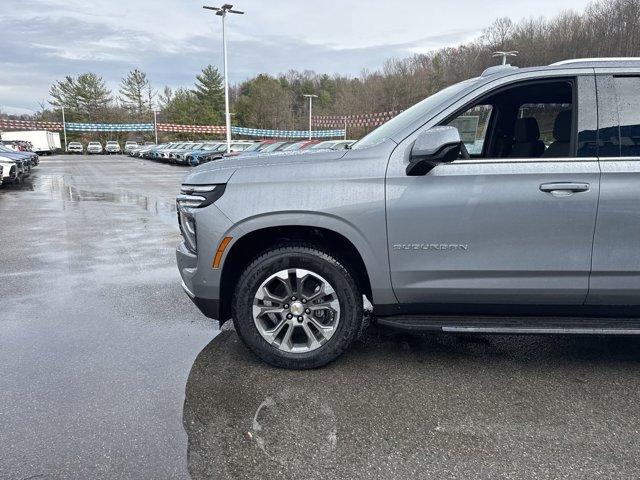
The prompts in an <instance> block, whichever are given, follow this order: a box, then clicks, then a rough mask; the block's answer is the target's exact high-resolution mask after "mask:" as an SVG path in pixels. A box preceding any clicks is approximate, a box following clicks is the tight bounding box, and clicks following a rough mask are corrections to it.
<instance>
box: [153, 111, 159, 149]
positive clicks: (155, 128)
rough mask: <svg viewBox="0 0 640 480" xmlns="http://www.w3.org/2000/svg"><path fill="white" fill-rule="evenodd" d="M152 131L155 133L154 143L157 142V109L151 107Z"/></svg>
mask: <svg viewBox="0 0 640 480" xmlns="http://www.w3.org/2000/svg"><path fill="white" fill-rule="evenodd" d="M153 131H154V132H155V134H156V145H157V144H158V111H157V110H156V109H155V108H154V109H153Z"/></svg>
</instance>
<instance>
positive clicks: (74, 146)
mask: <svg viewBox="0 0 640 480" xmlns="http://www.w3.org/2000/svg"><path fill="white" fill-rule="evenodd" d="M147 145H155V144H154V143H151V142H147V143H145V144H144V146H147ZM136 148H140V145H138V142H134V141H133V140H127V141H126V142H125V143H124V149H122V148H121V147H120V142H118V141H116V140H109V141H107V142H106V143H105V144H104V147H103V146H102V144H101V143H100V142H89V143H88V144H87V148H86V152H87V154H88V155H92V154H101V153H106V154H109V155H110V154H117V153H122V152H124V153H130V152H131V151H132V150H133V149H136ZM67 153H78V154H83V153H85V147H84V145H82V143H80V142H69V145H67Z"/></svg>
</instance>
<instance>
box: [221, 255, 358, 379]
mask: <svg viewBox="0 0 640 480" xmlns="http://www.w3.org/2000/svg"><path fill="white" fill-rule="evenodd" d="M283 272H285V273H283ZM293 272H295V273H293ZM286 274H288V275H289V278H290V279H291V278H292V277H291V275H292V274H293V276H294V277H297V276H300V277H299V280H297V281H296V284H297V285H299V287H298V288H293V287H292V286H291V285H289V287H287V286H286V281H285V280H282V279H281V278H274V276H275V275H286ZM270 281H271V282H274V283H273V284H268V283H267V285H266V286H265V282H270ZM279 282H282V287H279V286H278V285H279ZM319 284H322V285H323V287H320V286H319ZM274 285H275V286H274ZM314 286H315V290H314V289H313V288H314ZM267 287H268V290H269V291H270V292H271V291H275V290H276V289H280V292H279V293H280V295H278V296H280V297H282V298H283V299H284V298H285V296H286V295H285V293H284V292H288V294H289V295H290V294H291V293H292V292H293V294H294V296H292V297H291V298H289V297H288V296H286V299H287V300H286V301H288V302H290V305H289V304H288V303H276V304H273V303H271V304H270V305H277V307H278V308H277V309H276V310H279V312H278V313H275V314H271V313H269V314H263V315H260V314H259V315H258V316H256V317H254V311H259V310H260V308H261V307H260V306H255V305H254V304H256V302H257V304H260V305H261V306H262V307H263V308H270V307H269V306H267V307H264V304H263V303H261V302H264V300H261V299H259V298H258V296H260V295H264V293H262V292H266V291H267ZM282 289H284V290H282ZM287 289H288V290H287ZM305 289H306V291H305ZM309 289H311V290H309ZM297 292H299V293H297ZM319 292H322V293H319ZM324 292H331V293H329V294H328V295H325V294H324ZM295 295H298V297H295ZM272 296H273V295H272ZM314 296H315V297H317V298H316V299H314ZM307 298H308V299H309V300H308V301H309V303H307V304H306V305H302V303H301V302H302V301H305V302H306V301H307V300H306V299H307ZM293 300H296V301H293ZM267 303H269V302H267ZM329 304H330V305H331V306H332V307H329V308H326V309H325V308H324V305H329ZM300 306H302V307H303V308H305V307H311V309H315V310H312V311H311V312H310V309H309V308H307V309H306V310H305V311H304V312H302V313H301V312H299V311H298V308H299V307H300ZM283 307H290V308H289V309H286V308H283ZM294 309H295V310H294ZM320 310H322V311H320ZM280 311H281V312H282V313H280ZM292 312H293V313H292ZM308 313H310V314H309V315H307V314H308ZM232 315H233V322H234V325H235V328H236V331H237V332H238V335H239V336H240V338H241V339H242V341H243V342H244V343H245V344H246V345H247V346H248V347H249V349H250V350H252V351H253V352H254V353H255V354H256V355H257V356H258V357H260V358H261V359H262V360H264V361H265V362H267V363H269V364H271V365H273V366H276V367H281V368H288V369H294V370H304V369H311V368H318V367H321V366H323V365H326V364H328V363H330V362H332V361H333V360H335V359H336V358H337V357H339V356H340V355H342V354H343V353H344V352H345V351H346V350H348V349H349V347H351V345H352V344H353V342H354V341H355V340H356V338H357V337H358V335H359V333H360V330H361V328H362V322H363V306H362V293H361V291H360V288H359V287H358V284H357V282H356V281H355V280H354V277H353V276H352V275H351V274H350V273H349V271H348V270H347V269H346V268H345V267H344V266H343V265H342V264H341V263H340V262H339V261H338V260H337V259H336V258H334V257H332V256H331V255H329V254H328V253H326V252H323V251H321V250H319V249H317V248H316V247H313V246H310V245H306V244H288V245H279V246H276V247H274V248H271V249H269V250H267V251H266V252H264V253H263V254H262V255H260V256H258V257H257V258H255V259H254V260H253V261H252V262H251V263H250V264H249V265H248V266H247V267H246V269H245V270H244V271H243V273H242V275H241V276H240V279H239V280H238V283H237V285H236V288H235V291H234V295H233V303H232ZM286 315H294V317H293V319H287V317H286ZM295 315H300V316H295ZM317 315H321V318H319V317H317ZM283 322H288V323H287V325H286V326H283V327H282V329H281V330H280V331H279V332H281V331H282V330H284V333H278V336H280V337H281V338H277V336H276V335H273V334H271V333H269V332H275V331H278V326H279V325H281V324H282V323H283ZM266 323H268V324H269V325H268V326H269V327H273V328H266V327H265V324H266ZM318 327H321V328H318ZM260 328H262V331H263V332H265V331H266V332H267V333H266V335H268V336H271V335H273V336H274V337H276V338H274V339H273V341H271V342H269V341H267V339H266V338H265V336H263V333H261V330H260ZM289 329H291V330H292V332H293V333H290V334H289ZM321 331H322V332H325V333H324V334H322V333H321ZM327 332H329V333H327ZM309 333H311V334H313V338H312V337H311V336H310V335H309ZM286 334H289V335H290V341H286V340H285V336H286ZM329 335H330V336H329ZM327 337H329V338H327ZM305 338H306V340H305ZM314 338H315V340H314ZM300 339H302V340H303V341H302V343H299V344H297V343H295V341H297V340H300ZM279 343H280V344H279ZM283 344H285V346H284V347H283V346H282V345H283ZM294 349H295V351H292V350H294Z"/></svg>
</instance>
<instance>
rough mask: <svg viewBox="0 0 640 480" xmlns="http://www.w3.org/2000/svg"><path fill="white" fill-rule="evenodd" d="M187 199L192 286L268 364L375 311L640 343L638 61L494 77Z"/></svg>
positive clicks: (184, 246)
mask: <svg viewBox="0 0 640 480" xmlns="http://www.w3.org/2000/svg"><path fill="white" fill-rule="evenodd" d="M177 201H178V209H179V220H180V227H181V230H182V235H183V237H184V241H183V242H182V243H181V244H180V245H179V246H178V249H177V259H178V267H179V269H180V274H181V276H182V279H183V287H184V289H185V290H186V292H187V294H188V295H189V296H190V297H191V298H192V300H193V301H194V302H195V303H196V305H197V306H198V307H199V308H200V309H201V310H202V312H204V313H205V314H206V315H207V316H209V317H211V318H216V319H219V320H220V321H222V322H223V321H225V320H226V319H228V318H233V321H234V324H235V327H236V330H237V332H238V334H239V336H240V337H241V339H242V340H243V341H244V342H245V343H246V344H247V345H248V346H249V347H250V348H251V349H252V350H253V351H254V352H255V353H256V354H257V355H258V356H259V357H261V358H262V359H264V360H265V361H267V362H269V363H271V364H273V365H277V366H281V367H288V368H312V367H317V366H320V365H323V364H325V363H327V362H329V361H331V360H333V359H335V358H336V357H337V356H338V355H340V354H341V353H343V352H344V351H345V350H347V349H348V348H349V346H350V345H351V344H352V343H353V342H354V340H355V339H356V338H357V337H358V334H359V332H360V331H361V329H362V328H363V324H364V319H365V318H366V317H365V314H364V313H365V312H364V305H366V304H368V303H369V302H370V303H371V304H372V306H373V312H372V313H373V316H374V318H376V319H377V322H378V323H380V324H384V325H387V326H392V327H396V328H400V329H405V330H411V331H426V330H429V331H444V332H464V333H469V332H472V333H535V334H538V333H556V334H558V333H562V334H640V322H639V321H637V320H634V319H633V317H634V316H637V315H638V308H637V307H638V306H640V207H639V206H640V60H634V59H600V60H572V61H566V62H561V63H558V64H554V65H550V66H545V67H536V68H526V69H517V68H515V67H510V66H504V67H502V66H501V67H494V68H491V69H489V70H487V71H486V72H484V73H483V74H482V75H481V76H480V77H478V78H473V79H471V80H467V81H465V82H462V83H459V84H456V85H453V86H451V87H448V88H446V89H444V90H442V91H440V92H438V93H436V94H435V95H432V96H430V97H428V98H426V99H425V100H423V101H422V102H420V103H418V104H417V105H415V106H413V107H412V108H410V109H408V110H406V111H405V112H403V113H401V114H400V115H398V116H397V117H395V118H394V119H392V120H391V121H389V122H388V123H386V124H385V125H383V126H381V127H380V128H378V129H377V130H375V131H373V132H372V133H370V134H369V135H367V136H366V137H364V138H363V139H362V140H360V141H359V142H357V143H355V144H354V145H353V146H352V147H351V148H350V149H348V150H340V151H320V152H317V153H305V154H295V155H290V156H289V155H282V156H254V157H236V158H229V159H226V160H224V161H221V162H214V163H208V164H206V165H202V166H200V167H198V168H196V169H194V170H193V171H192V172H191V173H190V174H189V175H188V176H187V178H186V179H185V181H184V184H183V186H182V192H181V194H180V196H179V197H178V199H177ZM365 298H366V299H368V301H369V302H367V301H365Z"/></svg>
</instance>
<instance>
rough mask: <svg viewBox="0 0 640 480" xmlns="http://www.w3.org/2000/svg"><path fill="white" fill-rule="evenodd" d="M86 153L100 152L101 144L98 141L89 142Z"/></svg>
mask: <svg viewBox="0 0 640 480" xmlns="http://www.w3.org/2000/svg"><path fill="white" fill-rule="evenodd" d="M87 153H88V154H89V155H93V154H99V153H102V144H101V143H100V142H89V144H88V145H87Z"/></svg>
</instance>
